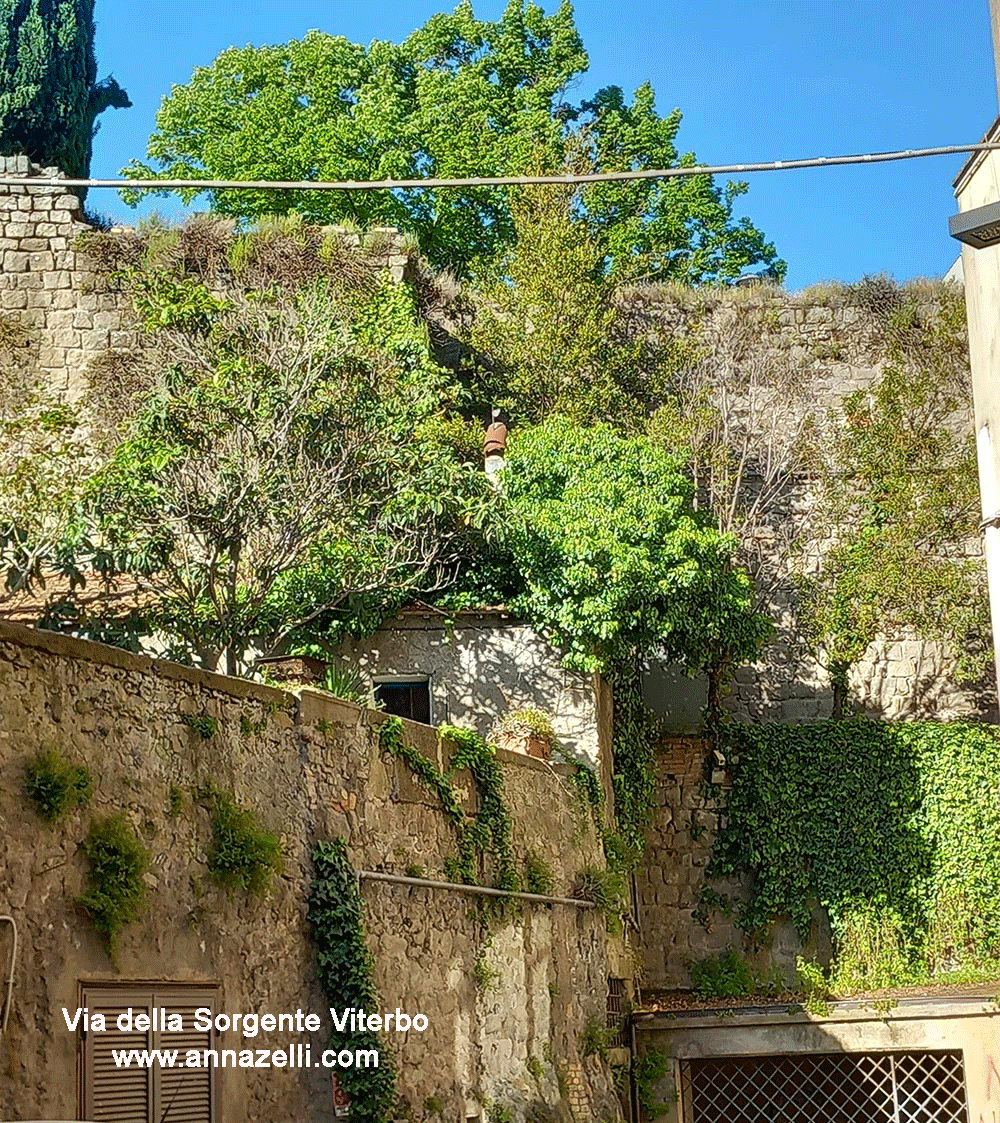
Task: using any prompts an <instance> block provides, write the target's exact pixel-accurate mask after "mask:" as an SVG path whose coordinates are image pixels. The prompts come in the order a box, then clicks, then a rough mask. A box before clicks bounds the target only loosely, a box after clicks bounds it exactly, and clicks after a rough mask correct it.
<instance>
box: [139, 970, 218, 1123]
mask: <svg viewBox="0 0 1000 1123" xmlns="http://www.w3.org/2000/svg"><path fill="white" fill-rule="evenodd" d="M153 998H154V1000H155V1005H156V1006H158V1007H160V1008H162V1009H164V1010H166V1012H167V1017H168V1018H169V1017H170V1015H171V1014H180V1016H181V1020H182V1022H183V1025H184V1030H183V1032H182V1033H163V1032H157V1033H156V1034H155V1035H154V1037H155V1040H156V1045H155V1048H157V1049H176V1050H177V1059H178V1061H183V1060H184V1059H185V1054H186V1053H187V1051H188V1049H197V1050H198V1052H199V1053H200V1054H201V1055H202V1059H203V1060H204V1051H205V1050H206V1049H211V1048H213V1047H214V1046H216V1045H217V1042H216V1040H215V1037H216V1035H215V1034H214V1033H213V1032H212V1031H211V1030H196V1029H195V1028H194V1012H195V1010H197V1009H198V1007H200V1006H207V1007H209V1008H210V1009H211V1011H212V1013H213V1015H214V1014H215V1013H216V1012H217V1010H218V1007H219V1004H218V1001H217V994H216V993H215V992H214V991H194V990H185V991H170V990H160V991H154V994H153ZM167 1024H169V1022H168V1023H167ZM218 1076H219V1073H218V1070H217V1069H216V1068H214V1067H213V1068H187V1067H185V1068H161V1069H160V1071H159V1080H158V1082H157V1085H156V1100H155V1103H156V1119H157V1120H158V1121H160V1123H215V1121H216V1119H217V1118H218V1116H217V1114H216V1104H215V1091H216V1084H217V1081H218Z"/></svg>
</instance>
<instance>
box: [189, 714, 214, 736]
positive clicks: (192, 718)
mask: <svg viewBox="0 0 1000 1123" xmlns="http://www.w3.org/2000/svg"><path fill="white" fill-rule="evenodd" d="M181 721H182V722H184V724H185V725H186V726H187V727H188V729H190V730H192V731H193V732H195V733H197V734H198V736H199V737H200V738H201V739H202V740H203V741H211V739H212V738H213V737H214V736H215V735H216V733H218V732H219V721H218V719H217V718H214V717H212V716H211V715H210V714H181Z"/></svg>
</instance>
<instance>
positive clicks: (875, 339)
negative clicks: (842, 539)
mask: <svg viewBox="0 0 1000 1123" xmlns="http://www.w3.org/2000/svg"><path fill="white" fill-rule="evenodd" d="M626 299H627V302H628V304H629V316H630V318H631V320H632V321H633V327H634V328H635V329H636V330H639V331H641V332H644V333H647V334H650V335H656V336H658V337H663V336H664V335H671V336H673V337H675V338H679V339H687V340H689V341H691V342H692V343H693V344H694V345H695V346H696V347H697V348H699V349H700V350H701V351H702V352H703V353H704V354H705V355H707V358H705V359H704V360H702V361H703V362H704V363H705V364H706V365H708V366H710V367H712V368H713V371H714V373H715V375H716V376H717V377H718V378H720V379H722V380H723V381H725V382H726V383H727V384H728V385H729V386H730V406H729V408H730V409H731V417H732V419H733V422H734V428H735V430H736V436H737V437H739V435H740V432H741V426H745V427H746V428H747V430H749V431H750V433H751V435H752V437H753V439H755V440H756V441H757V444H756V445H754V444H753V440H752V441H751V445H750V447H751V449H752V448H754V447H757V448H760V447H763V443H764V442H763V440H762V438H763V437H765V436H767V433H768V430H767V429H766V426H767V424H768V423H769V422H771V420H772V419H774V418H776V419H777V420H776V421H775V422H774V424H775V425H776V426H777V427H776V429H775V434H776V441H775V444H776V447H777V448H778V449H781V448H782V447H783V446H782V441H783V440H785V439H787V438H788V435H789V434H794V433H795V432H796V431H797V427H798V426H799V425H800V424H801V422H802V421H803V419H808V422H809V425H810V429H809V430H808V432H807V435H808V440H809V441H810V442H811V443H812V444H814V445H815V444H816V443H823V444H826V443H827V442H828V440H829V438H830V436H831V434H832V432H833V429H834V426H835V425H836V416H835V414H836V410H837V408H838V407H839V406H840V405H841V404H842V402H843V399H844V398H845V396H847V395H848V394H850V393H852V392H854V391H858V390H864V389H866V388H867V387H869V386H871V385H872V384H873V382H875V381H876V380H877V379H878V378H879V377H880V376H881V374H882V372H883V371H884V370H885V368H886V366H887V365H888V364H889V363H890V362H893V361H898V360H897V359H894V358H893V356H892V349H893V345H894V344H893V340H894V338H895V339H896V340H897V341H898V339H899V332H900V331H902V330H904V329H901V328H900V327H899V326H898V325H897V324H896V321H895V320H894V319H893V315H894V313H895V312H898V311H899V308H900V307H901V304H897V303H894V301H900V302H901V301H902V300H903V299H905V300H906V301H907V302H908V307H909V308H911V309H912V311H913V313H914V315H915V317H916V322H917V323H918V324H920V325H925V326H927V325H933V324H934V322H935V320H936V319H937V317H938V316H939V314H940V312H941V309H942V307H944V306H945V305H953V303H954V302H955V301H960V300H961V290H960V289H959V288H957V287H956V286H955V285H954V284H953V283H943V282H929V281H916V282H912V283H910V284H909V285H906V286H903V287H902V289H901V290H898V291H897V292H896V294H895V295H893V289H892V286H891V285H881V284H879V283H874V284H870V285H868V286H865V285H857V286H853V287H852V286H848V285H842V284H825V285H816V286H813V287H812V288H810V289H806V290H804V291H803V292H800V293H786V292H784V291H783V290H781V289H778V288H774V287H770V286H760V287H758V288H752V289H735V290H728V291H726V290H723V291H722V292H720V291H718V290H711V289H706V290H701V289H699V290H685V289H682V288H680V287H678V286H662V287H655V286H654V287H652V288H650V289H647V290H643V289H638V290H633V291H632V292H630V293H629V294H628V296H627V298H626ZM894 333H895V334H894ZM897 345H898V342H897ZM955 362H956V363H959V364H961V363H965V362H967V356H966V355H965V353H964V349H963V351H962V354H960V355H958V356H956V359H955ZM754 378H758V379H760V381H761V382H762V383H764V384H769V385H776V386H780V387H784V388H785V391H786V393H785V394H783V395H782V396H781V398H780V400H779V402H778V405H777V407H776V408H775V409H774V410H772V411H769V410H768V408H767V405H766V396H765V398H764V402H765V404H764V405H757V406H755V407H752V408H751V407H749V406H747V404H746V401H745V400H743V399H741V397H740V395H741V393H743V392H744V390H743V389H741V388H745V387H746V385H747V384H748V380H749V381H752V380H753V379H754ZM948 423H949V424H950V425H951V426H953V428H954V430H955V431H956V432H959V433H962V434H966V435H968V437H969V439H970V441H971V437H972V427H973V418H972V400H971V386H970V395H969V402H968V406H967V407H966V408H964V409H961V410H959V411H958V412H957V413H956V414H955V415H954V416H952V417H951V418H950V419H949V422H948ZM751 468H752V457H751ZM749 478H750V479H751V480H752V478H753V472H752V471H751V472H750V473H749ZM775 508H776V509H775V513H774V515H773V517H772V518H771V519H770V520H769V521H768V523H767V525H766V526H765V527H764V528H763V531H762V534H763V535H764V539H765V541H767V542H771V543H773V544H774V545H773V547H768V549H770V551H771V560H772V562H774V563H775V565H776V569H777V571H778V572H777V575H776V576H777V580H776V582H775V585H774V588H773V592H772V594H771V595H770V597H769V599H768V603H767V611H768V614H769V615H770V617H771V619H772V620H773V622H774V625H775V633H774V636H773V638H772V641H771V642H770V643H769V644H768V646H767V647H766V648H765V649H764V651H763V652H762V653H761V657H760V658H759V659H758V660H757V661H756V662H755V663H753V664H750V665H748V666H745V667H743V668H741V669H740V670H739V672H738V673H737V675H736V679H735V681H734V683H733V684H732V688H731V691H730V693H729V696H728V697H727V698H726V699H725V705H726V706H727V708H728V710H729V712H730V713H732V714H733V715H734V716H736V717H738V718H742V719H748V720H752V721H791V722H795V721H812V720H816V719H818V718H822V717H829V716H830V712H831V709H832V703H833V689H832V685H831V682H830V676H829V672H828V670H827V668H826V667H825V666H824V665H823V663H822V661H821V660H820V659H818V658H817V657H816V655H815V654H814V653H813V652H811V651H810V650H809V647H808V645H807V644H806V643H805V641H804V637H803V630H802V628H801V626H800V624H799V621H798V619H797V614H796V601H797V597H796V593H795V582H794V575H795V574H797V573H804V574H809V573H812V572H814V571H815V570H816V568H817V566H818V563H819V561H820V559H821V557H822V555H823V553H824V551H825V550H826V549H827V548H828V547H829V544H830V542H831V527H830V523H829V515H828V513H827V512H825V511H824V510H823V507H822V503H821V501H820V500H819V498H818V496H817V490H816V482H815V480H814V479H812V478H811V477H810V476H809V474H808V473H807V472H806V471H804V470H803V471H801V472H799V473H798V474H796V475H794V476H793V477H792V478H791V479H790V480H789V481H788V484H787V486H786V487H785V488H784V490H783V492H782V493H781V495H780V497H779V500H778V502H777V503H776V504H775ZM968 532H969V537H968V539H967V540H966V541H964V542H961V543H956V544H955V550H956V552H958V553H960V554H962V555H963V556H965V557H967V558H970V559H973V560H974V561H977V562H978V561H980V560H981V559H982V557H983V554H982V542H981V540H980V538H979V535H978V533H977V526H976V525H975V520H974V519H973V520H971V521H970V525H969V528H968ZM787 542H793V543H794V547H793V549H791V550H785V549H784V547H783V544H784V543H787ZM766 552H767V550H765V553H766ZM983 581H984V585H985V564H984V565H983ZM954 664H955V660H954V657H953V656H952V655H951V654H950V653H949V652H948V651H946V650H945V649H944V648H943V647H942V645H940V644H938V643H935V642H932V641H928V640H925V639H922V638H921V637H919V636H918V635H916V634H914V633H913V632H905V631H904V632H902V633H901V634H899V635H889V636H883V637H881V638H880V639H878V640H877V641H876V642H875V643H873V644H872V645H871V647H870V649H869V650H868V651H867V652H866V654H865V655H864V657H863V658H862V659H860V660H859V661H858V663H857V664H856V665H855V666H854V667H853V668H852V670H851V673H850V683H849V699H850V705H851V708H852V709H854V710H856V711H857V712H859V713H863V714H866V715H868V716H872V717H881V718H885V719H888V720H893V719H898V718H904V719H905V718H914V717H926V718H934V719H941V720H947V719H951V718H956V717H975V718H985V719H987V720H997V717H998V713H997V700H996V693H995V689H994V687H993V685H992V684H991V683H990V682H984V683H983V684H972V685H968V684H960V683H958V682H956V680H955V675H954V669H955V668H954ZM706 690H707V684H706V683H705V682H704V680H701V679H696V680H690V679H687V680H685V679H683V678H682V677H681V676H680V674H679V671H678V669H677V668H675V667H670V666H662V665H658V664H657V663H656V662H655V661H653V663H652V665H651V666H650V668H649V671H648V673H647V675H646V681H645V696H646V700H647V702H648V703H649V704H650V705H651V707H652V708H653V709H654V711H655V712H656V713H657V714H658V715H659V716H660V717H661V718H662V719H663V721H664V724H665V726H666V727H667V728H668V729H669V730H671V731H672V732H692V731H694V730H696V729H697V728H698V726H699V720H700V716H701V710H702V708H703V707H704V705H705V699H706Z"/></svg>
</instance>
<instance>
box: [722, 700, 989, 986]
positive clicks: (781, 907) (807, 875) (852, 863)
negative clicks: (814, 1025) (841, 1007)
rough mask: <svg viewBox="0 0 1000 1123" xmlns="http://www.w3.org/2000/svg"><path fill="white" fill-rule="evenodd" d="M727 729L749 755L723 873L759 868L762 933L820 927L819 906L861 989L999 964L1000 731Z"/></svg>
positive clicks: (733, 751) (965, 726) (850, 982)
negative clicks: (777, 926)
mask: <svg viewBox="0 0 1000 1123" xmlns="http://www.w3.org/2000/svg"><path fill="white" fill-rule="evenodd" d="M726 736H727V739H728V746H727V750H726V752H727V756H730V757H731V758H735V759H736V760H737V764H736V765H735V766H734V771H733V788H732V792H731V794H730V797H729V806H728V822H727V825H726V827H725V828H724V829H723V831H722V832H721V834H720V836H719V838H718V840H717V843H716V847H715V852H714V855H713V859H712V863H711V865H710V867H709V875H710V876H713V877H717V876H729V875H739V874H750V875H751V877H752V884H753V890H752V895H751V897H750V899H749V901H748V902H747V904H746V905H745V907H744V909H743V913H742V918H741V919H742V923H743V925H744V927H745V928H746V929H747V930H748V931H749V932H751V933H754V932H760V931H762V930H763V929H765V928H766V927H767V925H769V924H770V922H771V921H772V920H774V919H775V918H776V917H779V916H787V917H789V918H790V919H791V920H792V922H793V923H794V924H795V926H796V928H797V929H798V930H799V932H800V934H801V935H803V936H805V935H806V934H807V933H808V931H809V928H810V916H811V905H812V903H813V902H818V903H819V904H820V905H821V906H823V907H824V908H825V909H827V910H828V912H829V915H830V919H831V922H832V925H833V931H834V936H835V939H836V948H837V961H838V962H839V964H840V967H839V968H837V967H836V966H835V970H834V980H835V981H837V979H838V977H839V979H840V981H841V982H842V983H843V985H844V986H845V987H852V988H858V987H864V986H884V985H890V984H892V983H900V982H910V981H919V980H921V979H926V978H928V977H930V976H933V975H935V974H940V973H942V972H944V971H953V970H960V969H964V970H966V971H984V970H985V971H991V970H995V969H996V967H997V965H1000V894H998V893H997V891H996V887H997V884H998V883H1000V800H998V798H997V776H998V775H1000V730H998V729H997V728H996V727H993V726H986V725H974V724H970V723H963V722H955V723H951V724H939V723H931V722H908V723H896V724H887V723H881V722H876V721H870V720H866V719H852V720H849V721H843V722H820V723H817V724H814V725H800V726H789V725H762V726H751V725H742V724H737V725H733V726H731V727H730V728H729V729H728V731H727V734H726ZM838 972H839V974H838Z"/></svg>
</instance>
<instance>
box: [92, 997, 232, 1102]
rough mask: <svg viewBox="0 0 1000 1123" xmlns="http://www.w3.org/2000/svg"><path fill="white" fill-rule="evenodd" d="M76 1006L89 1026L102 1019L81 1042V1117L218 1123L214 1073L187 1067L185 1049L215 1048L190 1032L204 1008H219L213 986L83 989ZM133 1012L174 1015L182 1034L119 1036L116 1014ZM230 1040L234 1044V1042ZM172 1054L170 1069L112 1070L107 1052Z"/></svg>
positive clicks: (207, 1036)
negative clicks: (102, 1023)
mask: <svg viewBox="0 0 1000 1123" xmlns="http://www.w3.org/2000/svg"><path fill="white" fill-rule="evenodd" d="M83 1004H84V1006H86V1007H88V1010H89V1014H90V1017H91V1019H92V1018H93V1016H94V1015H95V1014H98V1013H100V1014H104V1016H105V1019H106V1021H107V1026H108V1028H107V1030H105V1031H104V1032H103V1033H95V1032H94V1031H93V1030H91V1031H90V1032H89V1033H87V1034H85V1036H84V1043H83V1117H84V1118H85V1119H88V1120H92V1121H93V1123H217V1121H218V1119H219V1108H218V1081H219V1072H218V1069H217V1068H215V1067H214V1066H213V1067H211V1068H186V1067H185V1066H184V1061H185V1060H186V1057H185V1054H186V1052H187V1050H188V1049H197V1050H198V1051H199V1053H200V1054H201V1059H202V1060H204V1050H205V1049H211V1048H215V1047H217V1041H216V1039H215V1034H214V1033H213V1032H212V1031H210V1030H207V1031H200V1032H199V1031H196V1030H195V1029H194V1012H195V1010H196V1009H198V1008H199V1007H208V1008H209V1009H210V1010H211V1011H212V1013H213V1016H214V1014H215V1013H216V1012H217V1011H218V1009H219V991H218V988H217V987H204V988H200V987H197V988H196V987H170V986H161V985H157V984H153V985H152V987H150V984H146V986H137V987H135V988H134V989H133V988H131V987H104V986H93V987H84V988H83ZM129 1007H131V1008H132V1013H133V1020H134V1016H135V1014H137V1013H140V1012H141V1013H144V1014H146V1015H148V1016H149V1018H150V1021H151V1022H152V1017H153V1009H154V1007H155V1008H156V1010H157V1011H158V1014H157V1016H159V1012H160V1011H165V1012H166V1015H167V1017H168V1018H169V1017H170V1015H171V1014H180V1016H181V1019H182V1022H183V1026H184V1028H183V1031H182V1032H180V1033H166V1032H163V1031H161V1030H160V1029H159V1028H157V1031H156V1033H154V1032H153V1031H152V1029H150V1030H148V1031H145V1032H136V1031H135V1030H133V1032H131V1033H123V1032H122V1031H121V1030H119V1029H118V1027H117V1019H118V1015H119V1014H121V1013H122V1012H123V1011H125V1010H127V1009H128V1008H129ZM234 1041H237V1042H238V1041H239V1038H238V1036H234ZM123 1049H124V1050H129V1049H137V1050H140V1051H141V1050H144V1049H159V1050H161V1052H162V1051H163V1050H171V1051H172V1050H177V1059H176V1062H175V1066H174V1067H173V1068H170V1067H164V1066H162V1065H159V1064H153V1065H151V1066H150V1067H149V1068H145V1067H142V1068H140V1067H138V1066H136V1065H135V1064H132V1065H130V1066H128V1067H119V1066H118V1065H116V1064H115V1060H114V1055H113V1053H112V1050H123Z"/></svg>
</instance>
